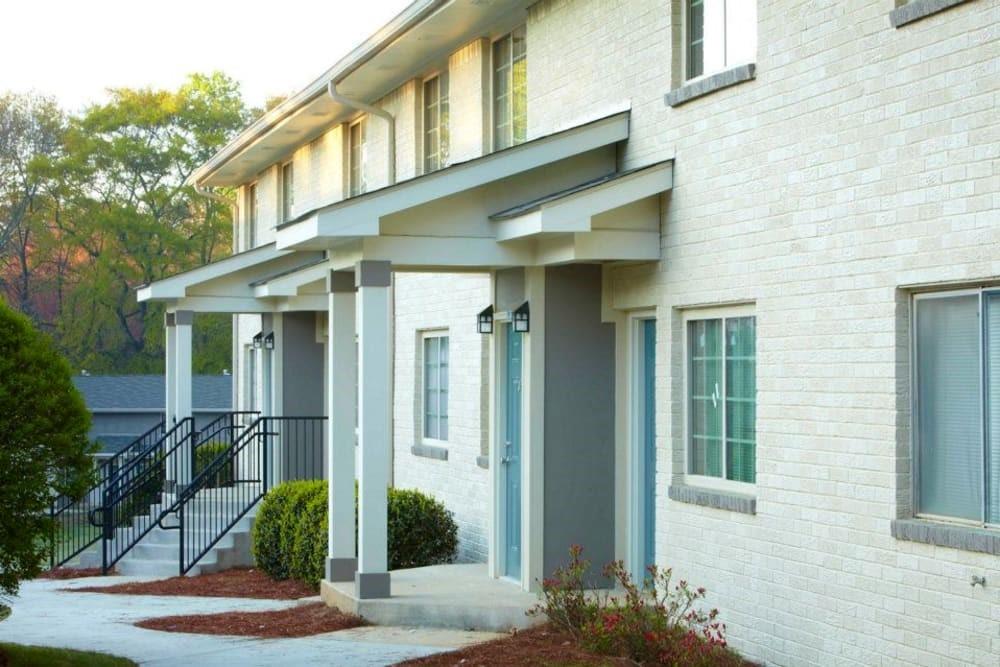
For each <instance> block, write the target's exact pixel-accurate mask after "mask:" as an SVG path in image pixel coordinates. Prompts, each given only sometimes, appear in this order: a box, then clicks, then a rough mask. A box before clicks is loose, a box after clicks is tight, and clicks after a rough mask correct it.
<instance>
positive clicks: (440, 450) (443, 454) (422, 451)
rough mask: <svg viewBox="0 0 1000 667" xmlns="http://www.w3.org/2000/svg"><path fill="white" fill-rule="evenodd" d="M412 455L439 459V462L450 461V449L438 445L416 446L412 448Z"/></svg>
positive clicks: (420, 444)
mask: <svg viewBox="0 0 1000 667" xmlns="http://www.w3.org/2000/svg"><path fill="white" fill-rule="evenodd" d="M410 453H411V454H413V455H414V456H423V457H424V458H427V459H437V460H438V461H447V460H448V448H447V447H438V446H437V445H425V444H423V443H419V444H415V445H413V446H412V447H410Z"/></svg>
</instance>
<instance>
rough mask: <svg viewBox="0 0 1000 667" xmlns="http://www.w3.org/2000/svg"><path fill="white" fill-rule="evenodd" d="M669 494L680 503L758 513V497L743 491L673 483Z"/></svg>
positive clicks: (742, 512)
mask: <svg viewBox="0 0 1000 667" xmlns="http://www.w3.org/2000/svg"><path fill="white" fill-rule="evenodd" d="M667 495H668V496H669V497H670V499H671V500H676V501H677V502H679V503H690V504H692V505H701V506H702V507H712V508H714V509H717V510H727V511H729V512H739V513H740V514H756V513H757V499H756V498H754V497H753V496H745V495H743V494H741V493H727V492H725V491H716V490H714V489H701V488H696V487H693V486H687V485H684V484H671V485H670V487H669V488H668V489H667Z"/></svg>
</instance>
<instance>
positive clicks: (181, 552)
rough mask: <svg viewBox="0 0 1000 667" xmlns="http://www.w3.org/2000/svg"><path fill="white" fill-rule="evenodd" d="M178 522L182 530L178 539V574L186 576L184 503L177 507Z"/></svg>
mask: <svg viewBox="0 0 1000 667" xmlns="http://www.w3.org/2000/svg"><path fill="white" fill-rule="evenodd" d="M177 524H178V528H179V530H180V531H181V534H180V538H179V539H178V540H177V544H178V549H177V567H178V574H179V575H180V576H184V504H183V503H182V504H181V506H180V507H179V508H177Z"/></svg>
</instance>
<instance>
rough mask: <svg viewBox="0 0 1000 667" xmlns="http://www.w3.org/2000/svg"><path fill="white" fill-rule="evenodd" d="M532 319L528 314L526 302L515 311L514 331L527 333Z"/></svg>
mask: <svg viewBox="0 0 1000 667" xmlns="http://www.w3.org/2000/svg"><path fill="white" fill-rule="evenodd" d="M529 322H530V317H529V313H528V302H527V301H525V302H524V303H522V304H521V305H520V306H518V307H517V310H515V311H514V331H516V332H518V333H527V332H528V328H529V327H528V325H529Z"/></svg>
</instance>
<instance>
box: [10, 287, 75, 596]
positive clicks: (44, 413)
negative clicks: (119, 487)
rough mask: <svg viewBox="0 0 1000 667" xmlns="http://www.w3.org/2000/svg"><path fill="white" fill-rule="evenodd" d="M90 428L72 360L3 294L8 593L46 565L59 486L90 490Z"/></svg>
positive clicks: (72, 491)
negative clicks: (50, 511) (50, 513)
mask: <svg viewBox="0 0 1000 667" xmlns="http://www.w3.org/2000/svg"><path fill="white" fill-rule="evenodd" d="M89 428H90V413H88V412H87V408H86V406H85V405H84V403H83V399H82V398H81V397H80V395H79V393H78V392H77V391H76V388H75V387H74V386H73V380H72V377H71V369H70V366H69V364H68V363H67V362H66V360H65V359H63V358H62V357H61V356H60V355H59V353H58V351H57V350H56V349H55V346H54V345H53V344H52V341H51V340H50V339H49V338H48V336H46V335H45V334H44V333H42V332H40V331H38V330H37V329H35V328H34V326H33V325H32V324H31V321H30V320H29V319H28V318H27V317H25V316H24V315H21V314H20V313H17V312H15V311H14V310H12V309H11V308H9V307H8V306H7V304H6V303H5V302H4V301H3V300H2V299H0V508H2V510H0V593H3V594H7V595H10V594H14V593H16V592H17V590H18V584H19V583H20V582H21V581H22V580H24V579H30V578H31V577H34V576H36V575H37V574H38V573H39V572H40V571H41V567H42V563H43V560H44V558H45V556H46V554H47V553H48V541H47V539H48V537H49V536H50V534H51V532H50V530H49V518H48V512H47V510H48V507H49V502H50V499H51V493H53V492H57V493H64V494H66V495H68V496H70V497H78V496H79V495H80V494H82V493H83V492H84V491H85V490H86V488H87V484H88V482H89V481H90V478H91V474H92V470H91V468H92V465H93V463H92V458H91V456H90V453H91V451H92V449H91V446H90V444H89V443H88V441H87V431H88V429H89Z"/></svg>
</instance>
